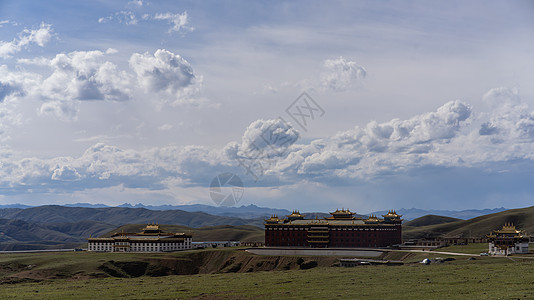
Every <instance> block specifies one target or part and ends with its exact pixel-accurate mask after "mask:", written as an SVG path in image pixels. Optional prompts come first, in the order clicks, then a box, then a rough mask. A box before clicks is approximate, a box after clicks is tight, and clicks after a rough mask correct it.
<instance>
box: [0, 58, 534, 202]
mask: <svg viewBox="0 0 534 300" xmlns="http://www.w3.org/2000/svg"><path fill="white" fill-rule="evenodd" d="M175 58H176V57H175ZM150 59H152V58H150ZM151 84H157V83H151ZM484 98H485V99H486V100H487V101H488V102H492V103H493V102H495V108H494V110H493V111H491V112H489V113H475V112H473V110H472V108H471V107H470V106H469V105H468V104H467V103H464V102H462V101H459V100H455V101H450V102H447V103H445V104H444V105H443V106H441V107H439V108H437V109H436V110H435V111H433V112H428V113H424V114H420V115H416V116H414V117H412V118H409V119H405V120H400V119H393V120H390V121H388V122H383V123H377V122H370V123H368V124H367V125H366V126H364V127H355V128H353V129H350V130H347V131H343V132H339V133H338V134H336V135H335V136H333V137H331V138H324V139H315V140H312V141H310V142H308V143H301V142H299V141H298V139H299V133H298V131H297V130H296V129H295V128H293V127H291V126H288V125H287V123H283V122H281V121H280V120H279V119H274V120H257V121H255V122H252V123H251V124H250V126H249V127H248V128H246V129H245V131H244V134H243V137H242V139H241V141H234V142H229V143H228V144H227V145H226V146H224V147H221V148H217V147H205V146H194V145H190V146H167V147H161V148H151V149H147V150H134V149H120V148H118V147H116V146H113V145H106V144H102V143H98V144H95V145H94V146H92V147H91V148H89V149H87V150H86V151H85V153H83V155H81V156H79V157H57V158H53V159H40V158H23V159H20V160H13V158H11V157H10V158H0V163H1V165H2V168H1V169H0V175H1V176H0V178H1V182H0V185H1V186H2V187H3V188H2V190H4V192H9V193H27V192H28V191H30V190H31V192H33V193H35V192H38V191H41V192H46V191H50V190H58V191H63V192H65V191H79V190H85V189H87V188H104V187H111V186H115V185H119V184H123V185H124V186H126V187H132V188H143V189H151V190H165V189H168V188H171V187H172V185H178V186H182V187H187V186H205V185H206V182H208V181H209V180H210V179H211V178H212V177H213V176H214V174H215V175H216V174H218V173H221V172H233V173H236V174H240V175H241V177H242V178H243V179H244V180H245V181H246V182H247V186H249V187H253V186H255V185H256V186H270V185H280V184H282V185H291V184H297V183H299V182H314V181H316V182H318V183H321V182H323V181H328V182H338V184H341V185H348V186H350V185H353V184H355V183H358V182H373V181H376V180H379V181H380V180H383V179H384V178H388V176H392V175H395V174H404V173H409V172H410V171H411V170H416V169H418V168H421V167H428V166H432V167H445V168H449V167H464V168H486V167H487V166H488V164H491V163H502V162H506V161H509V160H514V161H517V160H525V161H532V160H534V157H533V153H534V134H533V132H534V113H533V112H532V111H529V109H528V107H527V106H526V105H525V104H524V103H522V102H521V99H520V97H519V95H518V94H517V91H514V90H512V89H508V88H496V89H492V90H491V91H489V92H488V93H487V94H486V95H485V96H484ZM266 136H267V137H271V138H270V139H265V138H264V137H266ZM273 149H274V150H273ZM275 150H279V151H275ZM251 151H259V152H258V153H259V155H255V156H253V157H255V159H258V160H262V159H266V158H267V157H268V158H269V159H270V160H269V164H266V166H268V168H267V169H265V170H264V171H265V172H264V175H265V176H264V178H262V179H260V180H259V181H258V182H256V183H255V182H254V181H253V180H251V179H250V178H247V177H246V175H244V173H245V172H244V170H243V169H242V168H241V166H240V165H239V163H238V162H237V160H236V158H237V157H239V155H243V153H245V154H250V152H251ZM269 151H274V152H272V153H270V152H269ZM248 157H251V156H250V155H249V156H248Z"/></svg>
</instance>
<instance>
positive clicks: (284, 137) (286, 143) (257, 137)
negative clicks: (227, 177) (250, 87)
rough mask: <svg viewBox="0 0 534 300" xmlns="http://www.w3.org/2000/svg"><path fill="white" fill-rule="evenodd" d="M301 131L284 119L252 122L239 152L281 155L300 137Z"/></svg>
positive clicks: (263, 155) (248, 155)
mask: <svg viewBox="0 0 534 300" xmlns="http://www.w3.org/2000/svg"><path fill="white" fill-rule="evenodd" d="M299 136H300V135H299V133H298V131H297V130H295V129H294V128H293V127H292V126H291V125H290V124H288V123H286V122H284V121H283V120H282V119H280V118H278V119H274V120H257V121H254V122H252V123H251V124H250V125H249V126H248V127H247V129H246V130H245V133H244V135H243V138H242V142H241V145H240V146H239V154H240V155H242V156H245V157H252V156H262V157H270V156H279V155H280V154H282V153H284V152H285V151H286V150H287V149H288V148H289V147H290V146H291V145H293V144H294V143H295V142H296V141H297V140H298V138H299Z"/></svg>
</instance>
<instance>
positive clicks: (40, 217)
mask: <svg viewBox="0 0 534 300" xmlns="http://www.w3.org/2000/svg"><path fill="white" fill-rule="evenodd" d="M81 205H83V204H81ZM90 206H92V207H79V206H76V207H70V206H57V205H45V206H38V207H24V208H16V207H13V206H11V207H8V208H5V206H4V208H0V250H23V249H47V248H73V247H79V246H81V245H83V244H84V243H85V242H86V238H87V237H90V236H101V235H104V234H106V233H109V232H111V231H113V230H117V228H120V227H121V226H124V225H128V224H138V225H136V226H142V225H140V224H148V223H159V224H162V225H176V226H183V228H191V229H190V230H191V231H195V232H198V233H199V234H201V235H199V236H197V238H199V237H201V236H204V237H206V238H207V237H209V238H216V237H217V236H219V234H220V233H224V234H223V235H221V236H224V237H236V238H239V237H243V238H244V237H245V236H246V237H247V238H251V237H254V239H257V237H258V232H262V231H263V224H264V218H265V217H268V216H270V215H271V214H277V215H278V216H284V215H288V214H290V212H289V211H287V210H280V209H278V210H275V209H269V208H262V207H257V206H254V205H249V206H241V207H232V208H228V207H224V208H220V207H212V206H208V205H190V206H186V208H188V209H190V210H210V211H212V212H213V214H208V213H206V212H200V211H185V210H178V209H172V210H156V209H154V207H151V209H148V208H141V207H140V205H136V206H133V207H125V206H128V205H122V207H93V206H94V205H90ZM129 206H131V205H129ZM182 207H184V206H182ZM502 210H504V208H497V209H487V210H464V211H443V210H438V211H435V210H433V211H426V210H419V209H401V210H398V211H397V213H399V214H402V215H403V218H404V219H405V220H406V222H405V223H404V226H403V236H404V237H405V238H421V237H438V236H471V235H473V236H483V235H485V234H487V233H489V232H490V231H491V230H493V229H497V228H499V227H500V226H502V224H504V222H513V223H514V224H516V225H518V228H520V229H524V230H528V231H529V232H534V218H533V216H534V207H529V208H523V209H512V210H506V211H502ZM428 212H436V213H435V214H432V215H429V214H428ZM216 213H218V214H219V215H216ZM385 213H386V212H375V213H373V214H377V215H380V214H385ZM483 213H489V214H487V215H483V216H480V214H483ZM304 214H305V215H306V217H307V218H315V217H317V218H323V217H326V216H329V215H328V214H325V213H304ZM423 214H426V215H425V216H423V217H419V218H414V217H417V216H421V215H423ZM436 214H441V215H436ZM473 215H475V216H477V217H475V218H470V219H468V220H463V219H462V218H466V217H467V216H473ZM240 216H246V217H247V218H244V217H240ZM454 216H456V217H454ZM411 218H414V220H412V221H408V220H409V219H411ZM243 226H248V227H247V228H245V227H243ZM208 227H209V228H208ZM122 228H125V227H122ZM200 228H204V229H202V230H200ZM250 228H256V229H252V230H251V229H250ZM210 231H212V232H211V233H210ZM193 239H194V240H195V238H193Z"/></svg>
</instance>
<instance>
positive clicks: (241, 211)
mask: <svg viewBox="0 0 534 300" xmlns="http://www.w3.org/2000/svg"><path fill="white" fill-rule="evenodd" d="M62 206H64V207H80V208H111V207H112V206H108V205H105V204H91V203H74V204H64V205H62ZM32 207H33V206H28V205H24V204H8V205H0V209H3V208H19V209H27V208H32ZM117 207H121V208H144V209H148V210H155V211H165V210H182V211H187V212H203V213H207V214H210V215H216V216H225V217H234V218H242V219H256V218H267V217H270V216H271V215H273V214H274V215H277V216H279V217H282V216H286V215H289V214H291V211H289V210H286V209H277V208H267V207H259V206H256V205H253V204H251V205H247V206H244V205H243V206H239V207H226V206H211V205H205V204H191V205H155V206H154V205H144V204H141V203H138V204H135V205H132V204H130V203H124V204H121V205H119V206H117ZM505 210H507V209H506V208H504V207H501V208H493V209H468V210H436V209H431V210H425V209H418V208H410V209H405V208H401V209H399V210H397V213H398V214H401V215H402V217H403V219H404V220H407V221H409V220H413V219H416V218H419V217H422V216H426V215H438V216H444V217H451V218H457V219H462V220H467V219H471V218H475V217H478V216H483V215H487V214H492V213H497V212H501V211H505ZM303 214H305V215H306V217H308V218H315V217H316V216H317V217H319V218H321V217H323V216H329V214H328V213H321V212H303ZM370 214H375V215H377V216H380V215H384V214H387V211H385V210H383V211H375V212H371V213H370ZM357 216H360V217H365V216H367V215H357Z"/></svg>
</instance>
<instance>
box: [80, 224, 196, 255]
mask: <svg viewBox="0 0 534 300" xmlns="http://www.w3.org/2000/svg"><path fill="white" fill-rule="evenodd" d="M192 240H193V239H192V236H191V235H188V234H185V233H165V232H162V231H161V230H160V228H159V225H147V226H146V227H145V228H144V229H143V232H141V233H124V232H123V233H115V234H113V235H112V236H111V237H106V238H88V239H87V244H88V245H87V250H88V251H94V252H172V251H181V250H189V249H192V243H193V241H192Z"/></svg>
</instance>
